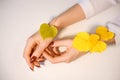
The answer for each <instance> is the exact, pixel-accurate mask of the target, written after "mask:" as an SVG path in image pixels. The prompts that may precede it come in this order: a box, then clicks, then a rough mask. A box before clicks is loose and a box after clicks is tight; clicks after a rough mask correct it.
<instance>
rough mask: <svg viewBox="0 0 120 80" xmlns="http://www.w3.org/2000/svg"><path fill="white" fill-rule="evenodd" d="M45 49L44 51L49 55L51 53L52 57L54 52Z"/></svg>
mask: <svg viewBox="0 0 120 80" xmlns="http://www.w3.org/2000/svg"><path fill="white" fill-rule="evenodd" d="M45 51H46V52H47V53H48V54H49V55H51V56H52V57H54V54H53V53H52V52H51V51H50V50H49V49H48V48H46V49H45Z"/></svg>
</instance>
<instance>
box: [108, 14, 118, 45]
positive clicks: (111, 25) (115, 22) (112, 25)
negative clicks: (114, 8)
mask: <svg viewBox="0 0 120 80" xmlns="http://www.w3.org/2000/svg"><path fill="white" fill-rule="evenodd" d="M107 27H108V29H109V30H110V31H112V32H114V33H115V43H116V45H120V16H119V17H117V18H116V19H115V20H113V21H111V22H109V23H108V24H107Z"/></svg>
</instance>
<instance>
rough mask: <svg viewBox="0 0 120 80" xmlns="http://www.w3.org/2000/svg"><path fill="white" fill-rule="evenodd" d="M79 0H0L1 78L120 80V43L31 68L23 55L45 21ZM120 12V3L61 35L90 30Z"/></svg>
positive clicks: (19, 79)
mask: <svg viewBox="0 0 120 80" xmlns="http://www.w3.org/2000/svg"><path fill="white" fill-rule="evenodd" d="M75 3H76V0H51V1H50V0H0V80H120V58H119V57H120V51H119V49H120V46H118V47H116V46H111V47H108V48H107V50H106V51H105V52H103V53H102V54H87V55H85V56H83V57H81V58H79V59H77V60H76V61H74V62H72V63H69V64H66V63H60V64H51V63H50V62H48V61H46V62H45V66H42V68H40V69H37V68H35V72H32V71H31V70H30V69H29V67H28V66H27V64H26V62H25V60H24V58H23V57H22V55H23V49H24V46H25V43H26V39H27V38H28V37H29V36H30V35H31V34H33V33H34V32H35V31H36V30H38V28H39V25H40V24H41V23H43V22H49V21H50V19H51V18H52V17H54V16H56V15H58V14H60V13H61V12H63V11H64V10H66V9H67V8H69V7H70V6H72V5H73V4H75ZM119 13H120V5H117V6H115V7H113V8H110V9H109V10H107V11H105V12H103V13H101V14H99V15H97V16H95V17H93V18H91V19H89V20H84V21H82V22H78V23H76V24H74V25H72V26H70V27H69V28H67V29H65V30H64V31H63V32H62V33H61V35H60V36H59V37H61V38H62V37H64V36H67V35H73V34H75V33H77V32H79V31H91V30H94V27H96V26H97V25H104V24H105V23H106V22H107V21H109V20H112V19H113V18H115V17H116V16H117V15H119Z"/></svg>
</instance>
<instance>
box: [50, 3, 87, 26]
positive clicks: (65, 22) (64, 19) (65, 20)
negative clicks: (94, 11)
mask: <svg viewBox="0 0 120 80" xmlns="http://www.w3.org/2000/svg"><path fill="white" fill-rule="evenodd" d="M83 19H85V14H84V12H83V10H82V8H81V6H80V5H79V4H75V5H74V6H73V7H71V8H70V9H68V10H67V11H65V12H63V13H62V14H60V15H59V16H57V17H56V18H54V19H53V20H52V21H51V22H50V25H55V26H57V27H58V28H64V27H67V26H69V25H71V24H73V23H76V22H78V21H80V20H83Z"/></svg>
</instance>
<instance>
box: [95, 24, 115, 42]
mask: <svg viewBox="0 0 120 80" xmlns="http://www.w3.org/2000/svg"><path fill="white" fill-rule="evenodd" d="M96 33H97V34H98V35H100V37H101V40H103V41H108V40H110V39H112V38H113V37H114V33H113V32H110V31H109V30H108V29H107V28H106V27H104V26H99V27H97V29H96Z"/></svg>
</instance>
